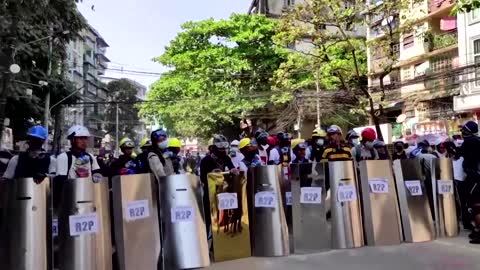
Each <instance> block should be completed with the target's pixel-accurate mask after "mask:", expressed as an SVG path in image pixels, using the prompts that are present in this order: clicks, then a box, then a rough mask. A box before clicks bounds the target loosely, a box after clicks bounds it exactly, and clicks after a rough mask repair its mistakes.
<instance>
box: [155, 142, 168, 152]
mask: <svg viewBox="0 0 480 270" xmlns="http://www.w3.org/2000/svg"><path fill="white" fill-rule="evenodd" d="M157 145H158V148H160V149H162V150H164V149H167V147H168V141H167V140H165V141H163V142H160V143H158V144H157Z"/></svg>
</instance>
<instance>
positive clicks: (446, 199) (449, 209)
mask: <svg viewBox="0 0 480 270" xmlns="http://www.w3.org/2000/svg"><path fill="white" fill-rule="evenodd" d="M433 168H434V170H435V171H434V173H432V175H434V176H435V177H433V178H432V181H433V183H434V184H432V188H433V189H434V190H435V191H436V192H434V193H433V196H434V206H435V229H436V233H437V237H454V236H457V235H458V233H459V226H458V219H457V210H456V207H455V195H454V194H455V193H454V188H453V187H454V183H453V163H452V160H451V159H449V158H440V159H436V160H435V166H433ZM435 183H436V184H435ZM444 184H447V185H448V189H449V191H448V192H443V191H442V190H440V189H442V185H444Z"/></svg>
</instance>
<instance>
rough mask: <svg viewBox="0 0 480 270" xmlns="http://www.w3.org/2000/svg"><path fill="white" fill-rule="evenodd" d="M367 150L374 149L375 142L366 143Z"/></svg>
mask: <svg viewBox="0 0 480 270" xmlns="http://www.w3.org/2000/svg"><path fill="white" fill-rule="evenodd" d="M365 148H367V149H372V148H373V142H366V143H365Z"/></svg>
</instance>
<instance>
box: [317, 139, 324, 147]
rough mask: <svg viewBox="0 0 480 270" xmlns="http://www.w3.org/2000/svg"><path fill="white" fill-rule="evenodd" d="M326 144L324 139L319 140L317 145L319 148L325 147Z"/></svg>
mask: <svg viewBox="0 0 480 270" xmlns="http://www.w3.org/2000/svg"><path fill="white" fill-rule="evenodd" d="M324 143H325V142H324V141H323V139H318V140H317V145H318V146H323V144H324Z"/></svg>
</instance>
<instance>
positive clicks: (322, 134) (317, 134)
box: [312, 128, 327, 138]
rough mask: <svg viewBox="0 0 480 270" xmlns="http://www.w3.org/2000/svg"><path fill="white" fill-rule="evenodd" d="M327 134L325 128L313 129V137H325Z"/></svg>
mask: <svg viewBox="0 0 480 270" xmlns="http://www.w3.org/2000/svg"><path fill="white" fill-rule="evenodd" d="M326 136H327V133H326V132H325V130H323V129H321V128H316V129H314V130H313V132H312V137H320V138H324V137H326Z"/></svg>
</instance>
